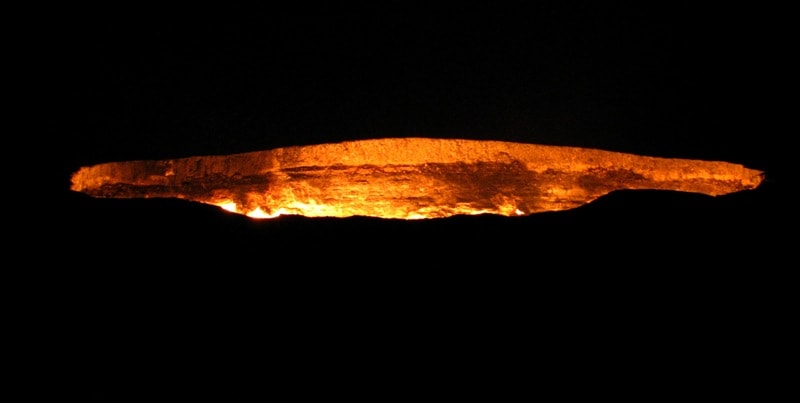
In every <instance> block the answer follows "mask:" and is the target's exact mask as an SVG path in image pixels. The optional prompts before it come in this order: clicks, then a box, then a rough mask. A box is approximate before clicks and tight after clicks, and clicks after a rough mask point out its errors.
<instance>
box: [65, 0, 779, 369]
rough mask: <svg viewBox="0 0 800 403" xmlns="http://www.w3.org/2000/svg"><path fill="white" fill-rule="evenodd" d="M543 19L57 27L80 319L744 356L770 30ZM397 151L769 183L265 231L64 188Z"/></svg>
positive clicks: (707, 22) (638, 8)
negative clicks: (186, 162)
mask: <svg viewBox="0 0 800 403" xmlns="http://www.w3.org/2000/svg"><path fill="white" fill-rule="evenodd" d="M534 3H536V5H533V6H526V7H525V8H514V7H505V8H504V7H499V6H498V7H488V6H458V7H439V8H437V7H431V6H427V5H402V4H400V3H398V4H396V5H392V6H380V7H376V6H367V7H354V8H336V7H333V6H326V7H323V8H314V7H311V6H309V7H300V6H297V7H288V6H284V7H280V6H279V7H273V6H263V7H260V8H257V9H244V8H242V9H230V8H229V9H225V10H212V9H206V10H198V9H196V8H193V9H191V10H166V9H165V10H154V9H147V10H136V9H123V8H122V7H116V8H109V9H106V10H101V12H100V13H99V14H96V15H98V17H91V16H90V15H95V14H89V13H87V14H86V15H83V16H78V17H76V18H72V19H69V21H70V22H69V23H68V25H69V27H68V28H66V29H65V31H64V35H63V37H61V38H59V40H58V43H59V44H60V45H61V44H63V47H62V50H63V51H64V52H63V55H64V56H63V58H61V60H60V65H61V66H62V67H63V71H64V72H68V74H67V76H66V77H64V84H66V89H65V90H64V91H61V92H60V95H62V96H63V98H64V102H66V103H67V104H68V105H70V106H74V107H76V108H75V109H77V111H78V112H77V113H75V114H72V115H71V116H70V117H69V120H68V122H69V124H68V125H66V127H67V129H66V130H65V134H64V135H63V136H62V137H61V138H60V139H59V142H58V143H57V144H58V146H59V148H60V149H61V150H64V151H65V152H64V153H63V154H62V156H63V160H61V161H60V165H59V166H60V167H61V168H62V169H63V170H62V171H61V172H60V176H59V178H57V180H56V183H57V186H59V189H62V190H59V195H60V196H63V200H65V202H64V203H62V204H61V205H60V206H59V209H60V211H61V212H64V213H65V214H62V215H61V217H60V218H58V219H57V221H56V222H55V226H56V231H54V233H55V234H57V235H58V236H59V237H63V238H62V239H61V240H60V241H61V242H66V244H67V245H68V247H69V248H71V249H72V250H74V252H73V253H71V254H70V256H69V259H70V262H71V263H74V266H70V267H73V269H72V270H71V271H69V272H64V273H61V274H60V275H59V277H58V279H59V281H63V282H66V283H68V284H71V285H73V287H74V289H75V290H78V291H76V292H75V294H74V295H73V296H74V297H76V298H77V299H79V300H80V302H78V303H77V305H76V306H79V307H80V308H81V309H79V310H80V311H82V312H83V313H82V314H81V315H82V316H81V318H83V319H82V321H81V322H79V323H83V324H84V325H85V326H88V327H89V328H91V329H93V330H97V329H100V328H102V329H107V330H105V331H106V332H107V333H104V334H106V336H107V337H108V338H109V339H111V340H122V339H123V338H122V336H117V335H118V333H117V332H118V331H119V332H122V330H119V329H120V328H119V327H120V326H124V325H121V324H120V322H118V321H117V320H115V319H109V318H111V317H116V318H119V317H125V318H128V319H130V320H132V321H133V322H134V323H136V324H137V326H138V328H140V329H156V328H158V329H164V328H166V329H171V330H174V331H175V332H177V333H180V332H181V331H180V330H178V327H177V325H174V324H173V319H174V318H177V317H180V318H182V319H179V321H185V323H186V324H187V326H189V327H192V328H196V329H199V328H205V326H211V327H214V326H217V325H218V324H219V323H218V322H220V323H223V322H224V324H225V326H229V327H230V328H231V329H234V330H236V331H241V332H249V333H250V334H251V337H252V335H253V332H255V333H256V334H262V333H261V330H255V328H253V329H251V328H250V326H251V325H242V324H241V323H242V322H243V321H248V320H253V321H256V322H264V321H265V318H264V317H253V315H264V316H270V317H273V318H275V320H276V321H278V322H281V323H283V326H288V323H294V325H296V326H300V327H302V326H304V325H301V324H299V323H296V322H295V321H296V320H298V319H297V316H296V315H295V314H298V315H303V316H304V317H307V318H309V321H311V322H314V323H315V325H313V326H312V325H307V324H306V326H308V327H309V329H308V332H306V333H304V334H303V335H302V336H298V335H293V336H289V335H287V334H286V333H285V331H283V332H282V331H278V330H276V329H272V332H273V333H274V334H275V333H277V334H282V335H283V336H280V337H286V338H287V339H291V338H294V337H295V336H297V337H301V338H308V340H307V341H308V342H309V343H312V340H313V339H314V337H313V335H314V334H316V335H320V337H323V335H322V333H326V332H331V331H332V330H331V328H332V327H334V328H338V329H340V330H341V329H345V330H341V331H345V332H346V329H348V328H351V326H353V327H356V326H359V325H363V323H364V322H368V323H372V324H374V326H375V327H376V329H378V328H380V329H388V328H384V326H388V325H387V323H386V322H384V320H389V319H387V318H390V317H391V318H394V319H391V320H389V321H390V322H391V321H397V322H398V323H401V324H402V326H401V327H408V328H412V329H413V328H415V326H419V322H416V321H415V320H411V319H409V318H410V317H416V318H419V320H420V321H423V322H424V323H425V324H424V325H423V327H425V328H428V329H437V328H439V327H440V326H442V325H441V323H442V322H443V321H452V324H453V325H454V326H456V327H458V326H471V325H468V324H472V325H476V326H479V327H482V326H492V327H493V328H495V329H498V331H501V332H509V333H513V334H516V335H517V336H521V335H523V334H528V333H527V332H526V331H523V330H522V329H521V328H516V326H517V325H513V323H515V322H518V321H522V322H531V320H532V317H539V318H541V320H542V321H543V322H542V323H547V324H548V325H547V326H549V327H550V328H552V327H554V326H555V327H559V326H562V327H564V328H569V331H566V333H568V334H561V335H558V334H554V333H552V331H551V332H550V333H548V332H545V333H546V334H548V335H549V336H545V337H550V338H552V340H556V339H562V336H563V337H567V338H574V339H570V340H573V341H574V342H575V343H576V344H580V345H584V346H585V344H584V343H582V342H581V341H580V339H581V336H580V335H582V334H589V333H592V334H595V333H596V332H597V331H598V330H597V329H599V328H605V329H607V331H609V332H611V333H613V332H614V329H617V330H620V329H626V330H627V331H631V329H638V330H637V331H638V332H640V333H639V336H638V338H637V340H638V342H634V341H630V343H634V344H636V343H643V344H641V345H640V344H636V345H637V346H639V347H641V348H644V347H645V346H646V345H648V343H658V342H660V341H663V340H661V339H656V338H655V336H652V335H653V334H655V333H658V332H661V331H659V330H658V328H659V326H664V327H665V328H669V329H672V330H670V331H674V332H676V333H675V334H673V336H672V337H673V339H671V340H673V341H675V340H678V339H680V340H682V341H681V342H677V341H675V343H677V344H671V346H672V347H669V348H666V347H665V349H666V350H663V351H661V352H660V353H658V354H664V355H663V356H661V355H658V356H657V357H660V358H657V359H666V357H667V356H669V355H670V354H677V353H676V352H678V351H684V350H682V349H685V350H693V349H695V348H701V347H700V346H704V347H703V348H705V349H706V350H705V351H707V352H708V354H709V356H713V357H715V358H716V359H721V360H724V361H725V362H729V360H731V358H730V356H726V355H725V354H724V351H727V349H728V348H730V347H731V346H732V345H734V344H736V343H740V342H742V340H741V339H735V340H731V339H725V340H727V341H723V342H720V343H722V344H716V343H717V342H718V341H719V339H720V338H722V335H728V334H730V333H732V332H734V331H736V330H737V329H739V328H740V327H747V326H754V325H758V326H762V327H764V328H769V326H771V325H770V324H769V323H768V319H769V315H766V316H764V315H765V314H764V311H769V309H770V308H771V307H773V306H774V305H775V304H778V301H779V300H780V299H781V298H783V295H782V294H781V292H780V291H779V284H776V282H779V281H778V279H780V278H781V277H782V276H783V275H784V274H785V273H784V272H783V271H782V270H785V269H783V268H782V267H781V265H780V264H778V263H777V256H778V254H779V253H778V250H779V248H781V246H780V244H781V243H780V241H779V237H778V236H776V235H773V234H774V232H773V231H774V228H777V227H780V226H782V225H785V216H784V213H785V211H786V210H785V206H787V203H786V202H785V201H784V199H783V198H782V197H780V195H779V189H780V186H781V183H782V181H783V180H785V179H784V178H785V176H783V175H782V173H781V171H780V167H778V166H777V163H778V162H777V160H776V158H775V156H776V155H777V153H776V152H775V149H776V148H778V147H777V144H778V143H777V140H778V139H779V137H778V136H777V135H776V134H774V133H775V131H774V130H773V129H774V128H773V127H772V126H771V125H772V124H773V122H772V121H771V120H769V119H767V118H766V117H765V116H768V115H767V114H766V113H765V111H764V109H766V106H765V103H766V102H765V101H764V100H765V97H766V92H765V88H767V87H771V86H773V85H774V84H775V83H774V82H773V80H775V79H774V78H773V77H772V76H770V75H769V74H764V68H763V66H764V64H771V63H773V62H775V61H776V57H777V56H775V53H774V51H775V49H773V48H772V47H771V45H772V44H773V43H774V42H771V41H770V37H769V35H770V32H771V31H765V30H763V29H760V27H761V26H762V25H764V24H765V23H764V19H765V18H769V17H768V15H767V14H768V13H765V12H756V11H754V10H749V9H745V8H744V7H740V8H736V7H730V6H728V7H727V8H725V9H719V8H715V7H710V6H708V7H706V8H703V7H702V6H697V5H694V2H686V3H681V2H669V3H664V4H663V5H662V6H644V5H621V4H618V3H608V2H586V3H581V2H578V3H567V2H563V3H562V2H534ZM551 3H554V4H551ZM639 3H641V2H639ZM648 3H649V2H648ZM423 4H424V3H423ZM633 4H637V3H633ZM95 12H96V11H95ZM77 14H82V13H81V12H80V11H78V12H77ZM405 136H424V137H449V138H470V139H497V140H509V141H520V142H530V143H540V144H552V145H570V146H582V147H595V148H602V149H606V150H611V151H624V152H632V153H638V154H644V155H653V156H666V157H680V158H696V159H710V160H724V161H729V162H735V163H741V164H744V165H746V166H748V167H751V168H755V169H761V170H765V171H766V172H767V178H768V180H767V182H766V183H765V184H764V185H762V187H761V188H759V189H757V190H755V191H752V192H746V193H742V194H736V195H731V196H725V197H722V198H710V197H705V196H699V195H689V194H674V193H664V192H646V191H643V192H636V193H633V192H622V193H620V194H614V195H610V196H607V197H606V198H603V199H601V200H598V201H597V202H595V203H592V204H591V205H587V206H586V207H585V208H581V209H578V210H576V211H570V212H562V213H554V214H550V213H547V214H542V215H536V216H531V217H523V218H514V219H507V218H502V217H492V216H489V217H460V218H456V219H452V220H441V221H440V220H434V221H425V222H396V221H384V220H376V219H365V218H352V219H305V218H302V217H284V218H280V219H277V220H270V221H258V222H254V221H251V220H250V219H247V218H244V217H238V216H232V215H230V214H228V213H225V212H222V211H218V210H217V209H216V208H213V207H209V206H197V205H194V204H187V203H186V202H179V201H169V200H167V201H156V200H144V201H142V200H139V201H135V200H95V199H90V198H88V197H84V196H83V195H79V194H73V193H71V192H69V191H68V187H69V175H70V174H71V173H72V172H74V171H75V170H77V169H78V168H79V167H81V166H85V165H91V164H96V163H102V162H109V161H121V160H133V159H162V158H178V157H186V156H193V155H203V154H228V153H235V152H245V151H255V150H263V149H270V148H275V147H283V146H290V145H303V144H314V143H321V142H334V141H342V140H354V139H366V138H377V137H405ZM61 141H63V144H62V143H61ZM773 257H774V259H773ZM176 262H177V263H176ZM695 262H699V263H700V264H696V263H695ZM195 263H202V266H200V267H195V266H192V265H193V264H195ZM768 296H769V297H768ZM97 304H101V305H103V306H104V307H103V308H97ZM70 306H72V305H70ZM234 312H235V313H234ZM343 312H346V313H343ZM337 315H339V316H338V319H337ZM290 317H293V318H294V319H291V318H290ZM565 317H571V318H575V321H577V322H579V323H580V324H576V323H574V322H570V321H566V322H565V320H566V319H565ZM131 318H135V319H131ZM146 318H150V319H146ZM104 321H110V324H109V325H108V327H106V326H105V325H103V323H105V322H104ZM712 323H713V324H712ZM357 324H358V325H357ZM716 326H719V327H720V329H721V330H717V329H716ZM108 329H111V330H108ZM114 329H116V330H114ZM142 331H143V332H144V333H146V334H143V335H142V336H141V337H142V338H145V339H148V340H150V343H154V346H156V347H155V349H158V348H159V347H158V346H162V344H160V342H159V341H158V340H156V339H157V338H155V337H154V336H152V334H153V333H152V332H150V331H149V330H142ZM376 331H377V330H376ZM387 331H388V330H387ZM379 332H382V331H379ZM689 334H692V335H693V336H689ZM148 335H150V336H148ZM651 336H652V337H653V338H651ZM116 337H119V339H117V338H116ZM409 337H410V336H409ZM726 337H727V336H726ZM168 338H169V337H168ZM375 338H380V336H379V335H376V336H375ZM612 339H613V340H619V339H618V338H614V337H609V340H612ZM125 340H127V339H125ZM303 340H306V339H303ZM105 343H110V344H109V345H108V346H106V344H103V345H104V346H106V347H108V348H109V349H111V350H114V349H115V348H116V345H115V344H114V343H113V342H105ZM170 343H176V344H180V343H179V341H177V340H172V339H170V341H169V342H167V344H170ZM626 343H627V342H626ZM680 343H685V344H680ZM729 343H730V344H729ZM170 345H173V344H170ZM273 346H274V345H273ZM614 346H616V347H615V348H618V349H621V350H622V351H628V350H626V349H627V348H633V347H630V345H628V344H625V343H622V344H614ZM681 346H683V347H681ZM575 348H577V347H575ZM583 348H584V350H582V351H584V352H585V353H587V354H592V353H593V350H592V348H591V347H583ZM178 349H179V350H181V349H182V348H178ZM124 357H128V356H127V355H124ZM128 358H130V357H128ZM120 359H122V358H120ZM599 359H601V360H602V359H603V358H602V357H601V358H599ZM101 361H102V360H101ZM98 362H100V361H98ZM103 363H105V364H103ZM97 365H112V364H109V363H108V362H106V361H102V363H100V364H97Z"/></svg>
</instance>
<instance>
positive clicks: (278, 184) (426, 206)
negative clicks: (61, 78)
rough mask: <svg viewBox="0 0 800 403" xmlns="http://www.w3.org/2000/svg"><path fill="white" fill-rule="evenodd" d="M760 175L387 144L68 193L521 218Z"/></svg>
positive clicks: (221, 161)
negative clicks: (614, 196) (628, 192)
mask: <svg viewBox="0 0 800 403" xmlns="http://www.w3.org/2000/svg"><path fill="white" fill-rule="evenodd" d="M762 180H763V172H761V171H758V170H754V169H749V168H746V167H744V166H742V165H738V164H733V163H729V162H721V161H702V160H689V159H677V158H660V157H648V156H639V155H633V154H627V153H619V152H611V151H603V150H596V149H585V148H577V147H560V146H546V145H536V144H524V143H511V142H503V141H482V140H460V139H432V138H387V139H374V140H361V141H348V142H341V143H331V144H319V145H309V146H297V147H286V148H278V149H273V150H266V151H255V152H249V153H242V154H233V155H214V156H198V157H187V158H178V159H169V160H142V161H125V162H109V163H104V164H98V165H94V166H90V167H83V168H81V169H79V170H78V171H77V172H75V173H74V174H73V176H72V187H71V189H72V190H73V191H76V192H83V193H86V194H88V195H90V196H93V197H98V198H178V199H185V200H191V201H195V202H200V203H206V204H212V205H215V206H219V207H221V208H223V209H225V210H228V211H231V212H234V213H239V214H246V215H248V216H250V217H253V218H273V217H277V216H280V215H287V214H291V215H303V216H307V217H350V216H370V217H380V218H392V219H425V218H442V217H449V216H452V215H457V214H498V215H504V216H522V215H528V214H533V213H538V212H544V211H558V210H566V209H572V208H575V207H578V206H580V205H583V204H586V203H589V202H591V201H593V200H595V199H597V198H598V197H601V196H603V195H605V194H608V193H609V192H612V191H615V190H621V189H657V190H669V191H679V192H693V193H702V194H707V195H711V196H718V195H724V194H728V193H733V192H739V191H744V190H750V189H755V188H756V187H758V186H759V185H760V183H761V181H762Z"/></svg>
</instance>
